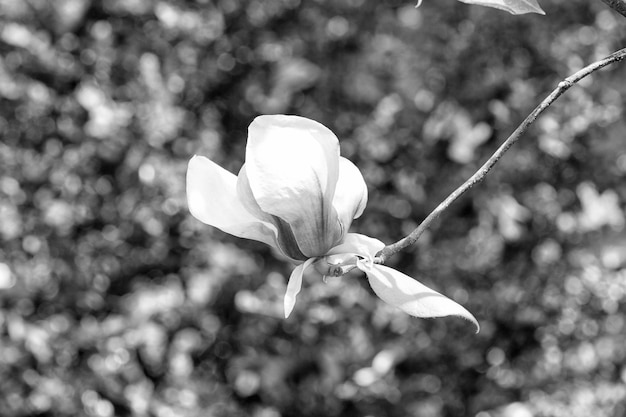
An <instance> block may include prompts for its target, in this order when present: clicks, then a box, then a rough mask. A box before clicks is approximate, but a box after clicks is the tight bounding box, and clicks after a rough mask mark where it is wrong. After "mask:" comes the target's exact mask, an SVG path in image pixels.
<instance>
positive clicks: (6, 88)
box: [0, 0, 626, 417]
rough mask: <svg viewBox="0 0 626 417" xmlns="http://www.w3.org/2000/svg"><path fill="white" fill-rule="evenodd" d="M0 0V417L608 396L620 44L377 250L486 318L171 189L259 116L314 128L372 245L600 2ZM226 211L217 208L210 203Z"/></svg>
mask: <svg viewBox="0 0 626 417" xmlns="http://www.w3.org/2000/svg"><path fill="white" fill-rule="evenodd" d="M544 3H545V4H544V5H543V6H544V7H545V10H546V13H547V16H546V17H541V16H538V15H524V16H511V15H509V14H506V13H504V12H500V11H497V10H492V9H487V8H482V7H473V6H468V5H464V4H461V3H459V2H456V1H452V0H449V1H444V0H438V1H430V2H425V3H424V5H422V7H420V8H419V9H415V8H414V2H407V1H398V0H387V1H366V0H333V1H330V0H316V1H299V0H262V1H261V0H247V1H239V0H216V1H210V0H197V1H190V0H167V1H150V0H59V1H52V2H48V1H45V0H24V1H16V0H0V19H1V22H0V137H1V140H0V242H1V246H0V287H1V288H2V289H0V349H1V352H2V353H1V354H0V373H1V374H2V376H3V378H2V379H1V380H0V415H6V416H8V415H10V416H16V417H17V416H27V415H28V416H31V415H40V416H52V415H54V416H75V415H89V416H103V417H107V416H114V415H115V416H159V417H160V416H248V415H250V416H255V417H278V416H319V415H325V416H374V415H376V416H407V415H411V416H418V417H439V416H463V415H467V416H476V417H499V416H502V417H527V416H568V417H570V416H585V417H586V416H589V415H594V416H622V415H624V413H626V366H625V365H624V363H625V362H626V323H625V318H624V314H625V313H626V309H625V307H624V300H625V297H626V236H625V233H624V208H625V206H626V181H625V179H626V146H625V145H624V132H625V131H626V122H625V120H626V117H625V116H626V111H625V109H624V105H623V103H624V97H625V94H626V83H624V82H623V80H624V78H625V77H626V67H625V66H624V65H623V64H622V65H619V64H618V65H614V66H612V67H610V68H607V69H605V70H603V71H601V72H597V73H595V74H594V75H593V76H592V77H590V78H589V79H586V80H584V81H583V82H581V83H580V85H578V86H576V87H574V88H573V89H572V90H570V91H569V92H568V93H567V94H566V95H565V96H563V97H562V98H561V99H560V100H559V101H558V102H557V103H556V104H555V105H554V106H553V107H552V108H551V109H550V110H549V111H548V112H547V114H546V115H545V116H543V117H542V118H541V119H540V120H539V121H538V122H537V123H536V124H535V125H534V127H533V128H532V129H531V131H530V132H529V133H528V134H527V135H526V137H525V138H524V139H523V140H522V141H521V143H519V144H518V145H517V146H516V147H515V148H513V149H512V150H511V151H510V152H509V154H508V155H507V156H506V157H505V158H504V159H503V160H502V161H501V162H500V164H499V165H498V166H497V167H496V168H495V169H494V171H492V173H491V174H490V175H489V177H488V179H487V180H486V182H485V183H484V184H481V185H480V186H479V187H477V188H476V189H474V190H472V191H471V192H470V193H469V195H467V196H465V197H463V199H462V200H460V201H459V202H457V203H456V204H455V205H454V206H453V207H452V208H451V210H449V211H448V212H447V213H445V214H444V215H443V216H442V219H441V221H440V222H439V223H438V224H437V225H435V227H433V229H432V230H431V231H429V232H428V233H427V234H426V235H425V236H424V237H423V238H422V239H421V240H420V242H419V243H418V245H417V247H416V248H414V250H412V251H407V252H405V253H402V254H399V255H397V256H396V257H394V258H393V259H392V260H391V264H392V266H394V267H396V268H398V269H400V270H402V271H404V272H405V273H407V274H410V275H413V276H415V277H417V278H419V279H420V280H422V281H423V282H424V283H425V284H427V285H430V286H432V287H434V288H436V289H438V290H440V291H442V292H443V293H445V294H447V295H449V296H450V297H452V298H454V299H455V300H456V301H458V302H460V303H462V304H464V305H465V306H466V307H467V308H468V309H469V310H470V311H472V312H473V313H474V314H475V315H476V317H477V318H478V319H479V321H480V322H481V325H482V331H481V333H480V334H478V335H474V334H473V333H472V330H471V327H470V326H467V324H466V323H464V322H462V321H460V320H455V319H440V320H419V319H413V318H410V317H408V316H406V315H404V314H403V313H401V312H399V311H397V310H395V309H393V308H391V307H389V306H387V305H384V304H382V303H381V302H380V301H379V300H378V298H376V297H374V296H372V295H371V290H370V289H369V287H368V285H367V284H366V283H364V280H363V279H362V277H361V276H359V275H358V274H354V275H350V276H346V277H343V278H341V279H336V280H330V281H329V282H328V283H327V284H324V283H321V282H315V281H314V280H308V281H306V282H305V289H304V291H303V292H302V294H301V296H300V297H299V301H298V304H297V306H296V310H295V312H294V313H293V314H292V316H291V317H290V319H288V320H284V319H282V318H281V312H282V307H281V305H282V296H283V294H284V291H285V280H286V277H287V276H288V274H289V272H290V269H291V266H290V265H287V264H285V263H284V262H283V261H281V260H278V259H277V258H275V257H274V255H273V254H272V252H271V250H270V249H268V248H266V247H264V246H263V245H261V244H257V243H255V242H249V241H243V240H238V239H235V238H232V237H230V236H227V235H225V234H223V233H221V232H220V231H218V230H214V229H211V228H209V227H207V226H205V225H202V224H200V223H199V222H198V221H196V220H195V219H193V218H192V217H191V216H190V215H189V214H188V212H187V208H186V202H185V194H184V187H185V185H184V184H185V182H184V176H185V170H186V164H187V161H188V159H189V158H190V156H191V155H193V154H194V153H198V154H203V155H206V156H209V157H210V158H212V159H213V160H215V161H216V162H218V163H220V164H222V165H223V166H225V167H227V168H228V169H230V170H231V171H233V172H237V170H238V169H239V167H240V166H241V163H242V161H243V157H244V149H245V141H246V128H247V125H248V124H249V123H250V121H251V120H252V119H253V118H254V116H256V115H257V114H260V113H279V112H284V113H295V114H300V115H303V116H306V117H309V118H313V119H316V120H318V121H320V122H322V123H324V124H326V125H327V126H328V127H330V128H331V129H332V130H333V131H334V132H336V133H337V135H338V137H339V138H340V140H341V147H342V153H343V154H344V155H345V156H347V157H348V158H350V159H351V160H352V161H353V162H355V163H356V164H357V166H359V167H360V169H361V170H362V172H363V174H364V176H365V178H366V181H367V183H368V186H369V189H370V201H369V205H368V208H367V209H366V211H365V213H364V215H363V216H362V218H361V219H359V220H358V221H357V222H355V225H354V227H353V228H354V229H355V230H357V231H359V232H362V233H365V234H368V235H371V236H375V237H378V238H380V239H382V240H384V241H386V242H389V243H390V242H392V241H394V240H397V239H399V238H401V237H402V236H404V235H405V234H406V233H408V232H409V231H410V230H412V229H413V228H414V227H415V226H416V224H417V222H418V221H419V220H421V219H423V217H424V216H425V215H426V214H427V213H428V212H429V211H430V210H431V209H432V208H433V207H434V206H435V205H436V204H438V203H439V202H440V201H441V200H442V199H443V198H444V197H445V196H446V195H447V194H448V193H449V192H450V191H452V190H453V189H454V188H455V187H456V186H458V185H459V184H460V183H461V182H462V181H463V180H464V179H465V178H467V177H468V176H469V175H470V174H471V173H472V172H473V171H474V170H475V169H476V168H477V167H478V166H479V164H481V162H482V161H484V160H485V159H486V158H487V156H488V155H489V154H490V153H491V152H493V150H494V149H495V147H496V146H497V145H498V143H500V142H501V141H502V140H503V139H504V138H505V137H506V136H507V135H508V134H509V133H510V132H511V131H512V130H513V129H514V128H515V126H516V125H517V124H518V123H519V122H520V121H521V120H522V118H523V117H525V115H526V114H527V113H528V112H529V111H530V110H531V109H532V108H533V107H534V106H535V105H536V104H537V103H538V102H539V101H540V100H541V99H542V98H543V97H544V96H545V95H546V94H547V93H548V92H549V91H550V90H551V89H552V88H553V87H554V86H555V85H556V84H557V83H558V81H559V80H561V79H562V78H564V77H565V76H567V75H569V74H570V73H572V72H574V71H576V70H578V69H580V68H581V67H582V66H584V65H585V64H588V63H590V62H592V61H593V60H595V59H599V58H601V57H603V56H605V55H607V54H608V53H610V52H612V51H614V50H616V49H619V48H620V47H623V46H624V45H625V43H626V29H625V28H626V24H625V22H624V21H623V18H622V17H621V16H619V15H617V14H616V13H614V12H612V11H611V10H610V9H608V8H607V7H606V6H604V4H602V2H599V1H584V0H553V1H550V2H544ZM227 209H228V208H225V210H227Z"/></svg>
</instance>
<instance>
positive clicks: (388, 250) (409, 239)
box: [374, 48, 626, 264]
mask: <svg viewBox="0 0 626 417" xmlns="http://www.w3.org/2000/svg"><path fill="white" fill-rule="evenodd" d="M624 58H626V48H624V49H620V50H619V51H617V52H614V53H612V54H611V55H609V56H607V57H606V58H604V59H602V60H600V61H597V62H594V63H593V64H591V65H588V66H587V67H585V68H583V69H581V70H580V71H578V72H576V73H575V74H572V75H570V76H569V77H567V78H566V79H565V80H563V81H561V82H560V83H559V85H558V86H557V88H556V89H555V90H554V91H552V93H550V95H549V96H548V97H546V98H545V99H544V100H543V101H542V102H541V104H539V105H538V106H537V107H536V108H535V109H534V110H533V111H532V112H531V113H530V114H529V115H528V116H527V117H526V119H524V121H523V122H522V124H520V125H519V126H518V127H517V129H515V131H514V132H513V133H512V134H511V136H509V137H508V139H507V140H506V141H505V142H504V143H503V144H502V145H501V146H500V147H499V148H498V150H497V151H496V152H495V153H494V154H493V155H492V156H491V157H490V158H489V159H488V160H487V162H485V163H484V165H483V166H482V167H480V169H479V170H478V171H476V173H474V175H472V176H471V177H470V178H469V179H468V180H467V181H465V182H464V183H463V184H462V185H461V186H460V187H459V188H457V189H456V190H454V191H453V192H452V194H450V195H449V196H448V197H447V198H446V199H445V200H444V201H443V202H442V203H441V204H439V205H438V206H437V207H436V208H435V209H434V210H433V211H432V212H431V213H430V214H429V215H428V216H427V217H426V218H425V219H424V221H423V222H422V223H421V224H420V225H419V226H417V228H416V229H415V230H413V231H412V232H411V233H410V234H409V235H408V236H406V237H404V238H402V239H400V240H399V241H397V242H396V243H392V244H390V245H387V246H385V247H384V248H383V250H381V251H380V252H378V253H377V254H376V258H375V259H374V262H375V263H378V264H384V263H385V261H386V260H387V259H388V258H389V257H390V256H392V255H394V254H396V253H398V252H399V251H401V250H403V249H405V248H407V247H409V246H411V245H413V244H414V243H415V242H416V241H417V240H418V239H419V238H420V236H421V235H422V233H424V231H425V230H426V229H427V228H428V227H429V226H430V225H431V224H432V223H433V222H434V221H435V220H436V219H437V218H438V217H439V216H440V215H441V213H443V212H444V211H445V210H446V209H447V208H448V207H450V205H451V204H452V203H453V202H454V201H455V200H457V199H458V198H459V197H461V196H462V195H463V194H464V193H465V192H466V191H467V190H469V189H470V188H472V187H473V186H474V185H476V184H478V183H479V182H481V181H482V180H483V179H484V178H485V176H487V174H488V173H489V171H491V168H493V166H494V165H495V164H496V163H497V162H498V161H499V160H500V158H502V156H503V155H504V153H505V152H506V151H507V150H509V148H510V147H511V146H513V144H515V142H517V141H518V140H519V139H520V137H521V136H522V135H523V134H524V133H525V132H526V130H527V129H528V127H529V126H530V125H531V124H532V123H533V122H534V121H535V120H536V119H537V117H538V116H539V115H540V114H541V113H543V112H544V110H546V109H547V108H548V107H549V106H550V105H551V104H552V103H553V102H554V101H555V100H556V99H557V98H559V97H560V96H561V95H562V94H563V93H564V92H565V91H567V90H568V89H569V88H570V87H571V86H573V85H574V84H576V83H577V82H578V81H580V80H582V79H583V78H585V77H586V76H588V75H589V74H591V73H593V72H595V71H597V70H599V69H600V68H603V67H605V66H607V65H610V64H612V63H614V62H618V61H621V60H623V59H624Z"/></svg>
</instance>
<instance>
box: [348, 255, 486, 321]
mask: <svg viewBox="0 0 626 417" xmlns="http://www.w3.org/2000/svg"><path fill="white" fill-rule="evenodd" d="M357 266H358V267H359V269H361V270H362V271H364V272H365V273H366V274H367V278H368V280H369V282H370V285H371V286H372V289H373V290H374V292H375V293H376V295H378V296H379V297H380V298H381V299H382V300H383V301H385V302H386V303H388V304H391V305H393V306H395V307H397V308H399V309H400V310H402V311H404V312H406V313H408V314H410V315H411V316H415V317H421V318H435V317H447V316H457V317H461V318H463V319H466V320H468V321H470V322H472V323H473V324H474V326H476V333H478V332H479V331H480V325H479V324H478V321H477V320H476V318H475V317H474V316H473V315H472V313H470V312H469V311H467V310H466V309H465V307H463V306H461V305H460V304H458V303H456V302H454V301H452V300H451V299H449V298H448V297H446V296H444V295H442V294H439V293H438V292H437V291H434V290H431V289H430V288H428V287H426V286H425V285H423V284H421V283H420V282H418V281H416V280H414V279H413V278H411V277H409V276H407V275H405V274H403V273H401V272H399V271H396V270H395V269H392V268H389V267H387V266H384V265H371V266H369V265H365V264H364V263H363V262H360V263H357Z"/></svg>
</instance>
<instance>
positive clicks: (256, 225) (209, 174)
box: [187, 155, 276, 247]
mask: <svg viewBox="0 0 626 417" xmlns="http://www.w3.org/2000/svg"><path fill="white" fill-rule="evenodd" d="M236 184H237V177H236V176H235V175H233V174H231V173H230V172H228V171H227V170H225V169H224V168H222V167H220V166H219V165H217V164H216V163H214V162H213V161H211V160H210V159H208V158H205V157H203V156H198V155H196V156H194V157H193V158H191V160H190V161H189V166H188V168H187V204H188V205H189V211H190V212H191V214H192V215H193V216H194V217H195V218H196V219H198V220H200V221H201V222H203V223H206V224H208V225H210V226H213V227H217V228H218V229H220V230H221V231H223V232H226V233H229V234H231V235H234V236H237V237H242V238H246V239H252V240H258V241H259V242H263V243H267V244H268V245H270V246H273V247H276V228H275V227H274V226H273V225H272V224H270V223H267V222H263V221H261V220H259V219H257V218H256V217H254V216H253V215H252V214H250V212H248V210H246V208H245V207H244V206H243V205H242V203H241V202H240V200H239V197H238V196H237V190H236V188H237V185H236Z"/></svg>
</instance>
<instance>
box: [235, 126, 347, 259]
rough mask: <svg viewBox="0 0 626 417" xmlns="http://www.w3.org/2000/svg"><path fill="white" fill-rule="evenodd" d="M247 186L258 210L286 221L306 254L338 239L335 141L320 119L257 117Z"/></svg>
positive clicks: (250, 139)
mask: <svg viewBox="0 0 626 417" xmlns="http://www.w3.org/2000/svg"><path fill="white" fill-rule="evenodd" d="M246 170H247V173H248V180H249V181H250V188H251V189H252V193H253V195H254V198H255V200H256V202H257V203H258V205H259V207H260V208H261V210H263V211H264V212H266V213H268V214H271V215H273V216H277V217H279V218H281V219H282V220H284V221H285V222H287V223H288V224H289V226H290V227H291V229H292V231H293V234H294V236H295V238H296V241H297V242H298V246H299V247H300V250H301V251H302V253H303V254H304V255H306V256H307V257H313V256H319V255H323V254H325V253H326V251H327V250H328V249H330V248H331V247H332V245H333V244H334V243H336V242H337V241H338V240H339V239H340V238H341V227H340V226H339V223H338V220H337V213H336V212H335V209H334V208H333V206H332V200H333V196H334V194H335V186H336V184H337V177H338V172H339V142H338V141H337V138H336V137H335V135H334V134H333V133H332V132H331V131H330V130H328V129H327V128H326V127H324V126H323V125H322V124H320V123H317V122H315V121H313V120H309V119H306V118H303V117H298V116H284V115H274V116H259V117H257V118H256V119H254V121H253V122H252V123H251V124H250V127H249V130H248V145H247V147H246Z"/></svg>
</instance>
